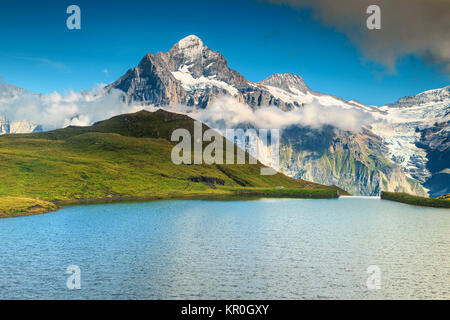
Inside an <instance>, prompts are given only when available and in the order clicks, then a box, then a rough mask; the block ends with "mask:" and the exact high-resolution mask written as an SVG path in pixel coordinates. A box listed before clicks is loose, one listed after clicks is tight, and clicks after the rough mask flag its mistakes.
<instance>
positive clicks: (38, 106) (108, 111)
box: [0, 82, 142, 130]
mask: <svg viewBox="0 0 450 320" xmlns="http://www.w3.org/2000/svg"><path fill="white" fill-rule="evenodd" d="M102 88H103V85H98V86H97V87H96V88H94V89H93V90H91V91H87V92H82V93H79V92H73V91H71V92H69V93H68V94H66V95H61V94H60V93H58V92H54V93H51V94H46V95H38V94H34V93H31V92H29V91H26V90H22V89H19V88H15V87H12V86H8V85H5V84H2V83H1V82H0V115H3V116H5V117H6V118H7V119H8V120H9V121H11V122H14V121H20V120H25V121H28V122H31V123H34V124H39V125H42V127H43V129H44V130H52V129H57V128H62V127H66V126H69V125H90V124H92V123H94V122H96V121H100V120H104V119H107V118H110V117H113V116H115V115H118V114H122V113H129V112H135V111H138V110H139V109H142V107H139V106H130V105H127V104H125V103H123V102H122V99H121V97H122V94H123V93H122V92H121V91H118V90H112V91H111V92H110V93H109V94H106V95H105V94H103V90H102Z"/></svg>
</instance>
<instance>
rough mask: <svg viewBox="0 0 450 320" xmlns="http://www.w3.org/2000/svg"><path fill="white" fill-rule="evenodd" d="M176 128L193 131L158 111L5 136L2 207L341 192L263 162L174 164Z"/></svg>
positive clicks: (179, 118) (185, 121) (183, 119)
mask: <svg viewBox="0 0 450 320" xmlns="http://www.w3.org/2000/svg"><path fill="white" fill-rule="evenodd" d="M203 127H204V128H203V130H206V129H208V127H207V126H205V125H204V126H203ZM177 128H184V129H187V130H188V131H189V132H193V128H194V120H192V119H191V118H189V117H188V116H185V115H181V114H175V113H170V112H166V111H163V110H158V111H156V112H148V111H140V112H137V113H133V114H124V115H120V116H116V117H113V118H111V119H108V120H105V121H100V122H97V123H95V124H94V125H92V126H88V127H76V126H69V127H67V128H64V129H58V130H54V131H48V132H42V133H32V134H20V135H3V136H1V137H0V154H1V157H0V166H1V168H2V170H0V210H1V209H2V208H1V207H2V204H3V203H2V197H27V198H31V199H40V200H44V201H52V202H61V201H63V202H85V201H94V200H127V199H128V200H131V199H156V198H182V197H195V196H205V195H210V196H214V195H217V196H220V195H243V194H250V195H270V196H296V197H324V198H329V197H337V195H338V192H340V193H341V194H342V193H344V194H345V192H344V191H343V190H340V189H339V188H337V187H328V186H323V185H319V184H315V183H312V182H308V181H303V180H296V179H292V178H290V177H287V176H285V175H283V174H281V173H277V174H275V175H271V176H263V175H260V169H261V167H263V165H262V164H261V163H257V164H248V162H247V164H239V165H237V164H236V165H232V164H223V165H219V164H212V165H208V164H205V163H202V164H198V165H197V164H192V165H190V164H180V165H177V164H175V163H173V162H172V160H171V153H172V149H173V147H174V145H175V143H173V142H172V141H170V137H171V134H172V132H173V130H175V129H177ZM232 152H235V150H234V151H232ZM224 156H226V155H225V154H224ZM247 158H248V155H247ZM0 215H1V212H0Z"/></svg>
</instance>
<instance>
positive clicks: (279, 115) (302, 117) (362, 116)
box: [169, 96, 374, 132]
mask: <svg viewBox="0 0 450 320" xmlns="http://www.w3.org/2000/svg"><path fill="white" fill-rule="evenodd" d="M169 110H176V111H178V112H183V113H188V114H190V115H191V116H192V117H193V118H195V119H198V120H200V121H202V122H204V123H207V124H209V125H211V126H212V127H215V128H218V127H225V128H235V127H237V126H238V125H239V124H250V125H252V126H253V127H255V128H261V129H285V128H287V127H290V126H300V127H310V128H314V129H319V128H321V127H323V126H326V125H329V126H333V127H336V128H338V129H341V130H344V131H353V132H357V131H359V130H360V129H361V128H362V127H363V126H367V125H370V124H371V123H372V122H373V121H374V118H373V117H372V115H371V114H370V113H369V112H365V111H362V110H359V109H356V108H343V107H341V106H322V105H320V104H318V103H317V102H312V103H310V104H307V105H305V106H304V107H301V108H298V109H294V110H291V111H282V110H280V109H279V108H277V107H273V106H265V107H261V108H257V109H252V108H251V107H249V106H248V105H246V104H243V103H240V102H238V101H236V100H235V99H234V98H233V97H229V96H223V97H220V98H218V99H217V100H216V101H214V102H213V103H212V104H211V105H210V106H209V107H208V108H206V109H197V110H195V111H193V109H192V107H187V106H182V105H180V106H177V107H171V108H170V109H169Z"/></svg>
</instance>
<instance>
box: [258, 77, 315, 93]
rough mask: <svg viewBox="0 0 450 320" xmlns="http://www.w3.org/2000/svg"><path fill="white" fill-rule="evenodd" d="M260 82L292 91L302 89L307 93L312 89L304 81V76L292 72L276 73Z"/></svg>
mask: <svg viewBox="0 0 450 320" xmlns="http://www.w3.org/2000/svg"><path fill="white" fill-rule="evenodd" d="M259 83H260V84H262V85H265V86H272V87H277V88H281V89H283V90H286V91H288V92H292V93H298V92H296V91H300V92H301V93H303V94H306V93H307V92H308V91H310V89H309V88H308V86H307V85H306V84H305V82H304V81H303V78H302V77H301V76H299V75H295V74H292V73H274V74H273V75H271V76H270V77H268V78H266V79H264V80H262V81H260V82H259Z"/></svg>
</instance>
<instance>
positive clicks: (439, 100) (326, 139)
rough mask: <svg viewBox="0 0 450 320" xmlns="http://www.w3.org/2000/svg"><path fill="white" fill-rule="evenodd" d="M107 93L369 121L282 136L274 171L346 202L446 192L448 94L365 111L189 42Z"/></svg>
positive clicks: (291, 130) (157, 102) (449, 181)
mask: <svg viewBox="0 0 450 320" xmlns="http://www.w3.org/2000/svg"><path fill="white" fill-rule="evenodd" d="M113 89H118V90H121V91H123V92H124V95H123V99H124V101H125V102H126V103H128V104H140V105H148V106H150V105H151V106H156V107H158V106H164V107H166V108H168V109H170V107H171V106H177V105H186V106H190V107H192V108H193V109H194V110H195V109H205V108H208V107H209V106H211V105H212V104H213V103H214V102H215V101H217V100H218V99H219V98H220V97H222V96H231V97H233V98H234V99H235V100H236V101H237V102H239V103H242V104H246V105H248V106H250V107H251V108H253V109H254V110H256V109H258V108H260V107H267V106H271V107H277V108H279V109H280V110H282V111H286V112H288V111H293V110H298V109H301V108H302V107H304V106H307V105H309V104H314V105H319V106H321V107H322V108H330V109H329V110H332V109H331V108H336V107H338V109H337V110H347V109H348V110H353V109H354V110H358V111H359V112H363V113H364V114H367V115H368V116H370V117H371V118H373V119H374V121H373V122H372V123H371V124H370V125H364V126H363V127H362V129H361V130H359V131H358V132H354V131H348V130H343V129H338V128H336V127H335V126H332V125H324V126H322V127H320V128H313V127H308V126H290V127H288V128H285V129H283V132H282V140H281V148H280V150H281V171H282V172H283V173H285V174H287V175H289V176H291V177H295V178H301V179H305V180H309V181H314V182H317V183H320V184H327V185H337V186H339V187H341V188H343V189H345V190H346V191H348V192H350V193H352V194H361V195H377V194H379V193H380V191H381V190H386V191H397V192H399V191H403V192H408V193H412V194H416V195H426V194H428V195H430V196H440V195H444V194H447V193H449V192H450V155H449V146H450V142H449V122H450V116H449V114H450V86H448V87H445V88H442V89H435V90H430V91H426V92H423V93H420V94H418V95H415V96H411V97H405V98H401V99H399V100H398V101H397V102H396V103H394V104H387V105H384V106H381V107H378V106H369V105H364V104H361V103H359V102H357V101H354V100H352V101H347V100H345V99H341V98H339V97H335V96H332V95H327V94H322V93H319V92H316V91H314V90H312V89H310V88H309V87H308V86H307V85H306V84H305V82H304V81H303V79H302V77H301V76H299V75H293V74H290V73H286V74H274V75H272V76H270V77H268V78H266V79H264V80H262V81H260V82H252V81H248V80H246V79H245V78H244V77H243V76H242V75H241V74H239V73H238V72H236V71H234V70H232V69H230V68H229V67H228V64H227V61H226V59H225V58H224V57H223V55H222V54H220V53H219V52H216V51H213V50H211V49H210V48H208V47H207V46H206V45H204V44H203V42H202V41H201V40H200V39H199V38H198V37H196V36H192V35H191V36H188V37H186V38H184V39H182V40H180V41H179V42H178V43H176V44H175V45H174V46H173V47H172V48H171V49H170V51H169V52H159V53H157V54H153V53H149V54H146V55H145V56H144V58H143V59H142V60H141V61H140V63H139V64H138V65H137V66H136V67H135V68H133V69H130V70H128V71H127V72H126V73H125V74H124V75H123V76H122V77H121V78H119V79H118V80H117V81H115V82H113V83H111V84H110V85H108V86H107V87H106V88H105V92H109V91H111V90H113ZM322 110H323V109H322ZM325 110H328V109H325ZM333 110H334V109H333ZM342 116H343V117H345V114H343V115H342ZM344 120H345V119H343V121H344ZM3 123H4V124H3V128H6V124H5V120H3ZM209 125H210V126H212V125H213V124H209ZM242 125H243V126H245V125H247V124H245V123H243V124H242ZM35 129H36V128H34V129H33V130H35ZM30 130H31V127H30ZM9 132H12V131H11V124H10V125H9ZM0 133H8V131H7V130H6V129H3V131H2V121H1V118H0Z"/></svg>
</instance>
